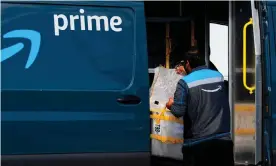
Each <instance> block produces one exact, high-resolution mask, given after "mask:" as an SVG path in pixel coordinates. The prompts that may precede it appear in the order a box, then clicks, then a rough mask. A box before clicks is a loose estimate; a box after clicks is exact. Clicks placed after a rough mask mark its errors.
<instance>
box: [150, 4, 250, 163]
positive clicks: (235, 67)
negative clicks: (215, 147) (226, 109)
mask: <svg viewBox="0 0 276 166" xmlns="http://www.w3.org/2000/svg"><path fill="white" fill-rule="evenodd" d="M234 5H235V7H232V8H230V3H229V2H228V1H217V2H216V1H213V2H211V1H209V2H203V1H196V2H195V1H170V2H169V1H167V2H165V1H164V2H153V1H152V2H151V1H146V2H145V15H146V27H147V47H148V67H149V78H150V86H151V84H152V81H153V78H154V70H153V69H154V68H156V67H158V66H160V65H162V66H164V67H167V68H170V69H173V68H174V67H175V65H177V64H178V63H179V62H180V61H181V60H182V58H183V56H185V53H186V52H187V51H188V50H189V49H190V48H191V47H192V46H196V47H197V48H198V49H199V52H201V55H202V56H204V57H205V61H206V64H207V65H208V64H209V62H210V59H212V62H213V64H214V65H215V66H216V67H217V68H218V70H219V71H220V72H221V73H223V75H224V78H225V80H226V81H227V82H228V73H229V75H232V77H231V78H229V82H232V84H233V86H232V89H230V90H229V93H231V94H230V95H233V98H232V99H233V100H232V99H230V97H229V100H232V102H231V101H230V108H231V105H232V109H231V110H232V117H233V116H234V118H232V128H235V127H236V124H235V126H234V123H233V121H235V123H236V119H235V117H236V116H239V115H236V113H235V112H236V111H237V110H236V105H235V106H234V104H240V103H242V104H243V102H247V103H250V104H251V105H252V103H253V105H254V95H249V93H248V91H247V90H246V89H245V88H244V85H243V83H242V81H238V80H242V76H243V73H242V69H243V66H242V62H243V61H242V48H243V47H242V37H241V36H242V33H243V32H242V28H243V26H244V25H245V23H246V22H247V21H248V20H249V18H250V17H251V16H250V15H251V9H250V2H236V3H234V2H233V3H232V6H234ZM233 8H235V10H234V9H233ZM230 10H231V11H230ZM229 13H231V14H229ZM233 20H234V21H233ZM231 21H232V22H231ZM214 25H215V26H223V27H224V28H226V30H225V33H224V34H219V32H218V31H217V29H213V30H212V29H210V27H212V26H214ZM230 27H232V29H230ZM233 27H234V29H235V28H236V29H235V30H233ZM212 31H213V32H212ZM248 32H250V33H252V30H251V31H250V30H249V31H248ZM212 33H213V34H212ZM214 34H215V35H214ZM228 34H229V35H228ZM220 36H223V37H224V41H220V39H219V37H220ZM248 36H249V35H248ZM228 38H229V43H228ZM230 38H232V40H231V41H230ZM247 40H248V39H247ZM248 41H249V42H248V43H249V44H252V43H250V42H252V41H253V40H252V38H251V39H249V40H248ZM213 42H215V43H220V45H217V44H213ZM252 45H253V44H252ZM209 46H210V50H211V55H210V56H208V48H209ZM219 47H224V48H225V50H224V51H223V52H221V51H219V50H220V48H219ZM249 47H250V46H248V48H249ZM233 48H235V49H233ZM252 48H253V47H252ZM248 51H249V54H252V55H253V52H252V51H253V49H248ZM214 52H216V53H214ZM215 54H216V55H215ZM228 54H229V55H228ZM231 56H232V57H231ZM253 59H254V56H252V58H250V59H248V62H247V63H248V64H249V65H248V67H247V70H248V72H249V71H250V69H252V71H251V72H250V73H249V74H247V75H248V76H247V77H248V79H249V81H248V82H249V83H251V84H250V86H252V83H253V82H254V72H253V71H254V60H253ZM252 60H253V61H252ZM235 80H237V81H235ZM229 85H230V83H229ZM233 87H235V88H233ZM234 108H235V110H234ZM233 110H234V111H235V112H234V113H233ZM238 123H239V122H238ZM250 123H251V122H250ZM252 124H253V122H252ZM236 128H237V127H236ZM232 131H234V130H233V129H232ZM235 133H236V130H235ZM241 135H242V136H241V137H243V138H245V137H246V138H247V137H250V140H251V142H250V141H247V142H250V143H248V144H250V145H248V147H245V144H246V143H245V142H240V143H239V142H238V141H239V139H237V140H238V141H237V140H236V141H235V140H234V144H235V161H236V162H241V163H244V162H245V163H254V158H255V156H254V155H255V154H254V153H255V152H254V151H255V150H254V147H253V145H254V138H253V136H252V135H254V134H252V133H251V135H250V134H248V133H246V132H243V133H241ZM248 135H249V136H248ZM251 136H252V138H251ZM235 137H237V136H235ZM241 140H242V139H241ZM246 146H247V145H246ZM238 147H240V150H239V149H238ZM252 147H253V149H252ZM246 148H249V149H250V150H248V149H247V150H245V149H246ZM239 152H241V153H242V155H241V154H239ZM166 161H168V160H166ZM166 161H162V164H163V165H166V164H165V163H166Z"/></svg>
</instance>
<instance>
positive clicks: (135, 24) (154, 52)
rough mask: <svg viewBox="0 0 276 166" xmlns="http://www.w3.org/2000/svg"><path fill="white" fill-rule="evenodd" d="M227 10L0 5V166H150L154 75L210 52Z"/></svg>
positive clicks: (167, 5) (175, 5)
mask: <svg viewBox="0 0 276 166" xmlns="http://www.w3.org/2000/svg"><path fill="white" fill-rule="evenodd" d="M246 3H247V4H249V5H250V2H246ZM231 4H232V2H226V1H225V2H208V3H207V2H182V1H178V2H138V1H137V2H130V1H128V2H119V1H118V2H115V1H112V2H108V1H101V2H100V1H83V2H79V1H70V2H69V1H68V2H67V1H59V2H54V1H48V2H46V1H41V2H40V1H18V2H16V1H1V96H2V99H1V110H2V112H1V120H2V122H1V125H2V127H1V130H2V131H1V133H2V140H1V143H2V144H1V151H2V154H1V157H2V164H3V165H24V166H25V165H26V166H30V165H31V166H48V165H49V166H61V165H66V166H73V165H74V166H86V165H89V166H90V165H93V166H110V165H120V166H130V165H131V166H147V165H150V157H151V140H150V134H151V124H150V123H151V122H150V111H149V88H150V86H151V84H152V80H153V78H154V71H155V70H154V68H156V67H158V66H160V65H163V66H165V67H167V68H171V69H173V68H174V66H175V65H176V64H177V63H178V62H180V60H182V57H183V55H184V53H185V52H186V51H188V50H189V48H190V47H191V46H192V45H195V44H196V45H197V46H198V48H199V50H200V51H201V52H205V53H207V52H206V50H208V44H209V36H208V32H209V29H208V28H209V23H210V22H211V21H216V22H218V23H220V24H224V25H227V24H228V21H229V20H228V19H229V13H231V12H232V11H229V10H228V9H230V8H229V5H230V6H231ZM217 5H219V6H220V8H216V7H215V6H217ZM206 6H207V7H206ZM247 9H251V8H250V7H247ZM237 11H238V10H237ZM243 11H245V10H243ZM248 11H250V10H248ZM243 14H244V13H243ZM207 16H208V17H207ZM249 16H250V17H252V16H251V13H250V14H249ZM238 18H244V17H237V19H238ZM237 19H233V20H234V21H235V20H237ZM233 20H232V21H233ZM246 20H248V17H246ZM240 22H241V23H240V24H238V23H237V24H229V26H230V25H231V26H234V25H237V26H238V25H239V26H243V22H244V21H240ZM229 32H230V31H229ZM231 32H237V33H238V32H239V31H238V30H236V31H231ZM233 35H234V34H232V36H233ZM230 36H231V35H230ZM251 39H252V36H251ZM230 40H231V41H232V43H235V44H236V45H241V40H239V38H234V37H233V38H231V39H229V41H230ZM249 41H253V40H249ZM251 44H252V43H251ZM229 47H230V44H229ZM231 48H232V47H231ZM233 48H234V47H233ZM252 48H253V47H252ZM211 49H212V48H211ZM248 50H251V49H248ZM229 54H230V53H229ZM205 55H207V54H205ZM233 55H235V56H236V55H237V57H238V56H239V57H241V53H239V52H238V51H236V52H234V51H233ZM225 56H228V55H225ZM230 56H232V54H231V55H229V57H230ZM252 56H253V54H252ZM233 57H234V56H233ZM253 58H254V57H253ZM227 59H228V58H227ZM229 59H230V60H231V58H229ZM237 59H238V58H237ZM232 60H233V58H232ZM206 62H207V64H208V56H206ZM235 64H239V63H232V62H230V61H229V72H230V69H231V71H236V70H232V69H234V68H235V67H236V66H234V65H235ZM237 71H238V70H237ZM234 75H235V73H234V74H233V73H232V74H229V76H230V77H229V88H230V90H229V96H230V104H231V108H232V109H233V108H234V107H233V105H234V104H235V103H234V100H231V99H233V98H231V96H234V93H235V87H237V88H241V87H243V86H242V82H239V81H237V82H236V84H235V87H233V86H232V85H233V80H239V79H233V76H234ZM237 75H238V74H237ZM238 77H239V76H237V78H238ZM258 87H259V86H258V85H257V86H256V88H257V89H258ZM231 88H232V89H231ZM241 89H242V88H241ZM257 92H258V93H259V91H256V93H257ZM241 93H243V94H241V95H238V96H242V95H244V96H245V97H243V98H245V99H246V96H249V94H248V93H247V91H241ZM250 101H251V100H250ZM253 105H255V103H253ZM235 108H236V107H235ZM232 134H233V133H232ZM257 138H258V137H257ZM254 141H255V140H254ZM254 141H253V142H254ZM256 141H257V140H256ZM256 141H255V142H256ZM255 142H254V144H255ZM250 146H251V145H250ZM254 154H255V152H254ZM258 154H259V153H258ZM258 154H257V152H256V156H257V157H258ZM243 156H244V155H243ZM247 156H248V155H247ZM257 157H256V158H254V159H256V161H257V160H258V159H260V158H257ZM254 159H253V160H252V162H253V161H254ZM157 160H158V161H161V159H160V160H159V159H157ZM241 160H243V161H247V162H248V161H249V163H250V162H251V160H250V159H244V158H242V159H241ZM167 161H168V160H164V161H163V160H162V163H163V164H164V163H166V162H167ZM252 164H253V163H252Z"/></svg>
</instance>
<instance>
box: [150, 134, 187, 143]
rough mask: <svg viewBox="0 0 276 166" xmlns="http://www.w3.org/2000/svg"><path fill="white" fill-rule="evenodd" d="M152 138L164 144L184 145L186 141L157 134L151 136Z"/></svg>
mask: <svg viewBox="0 0 276 166" xmlns="http://www.w3.org/2000/svg"><path fill="white" fill-rule="evenodd" d="M150 137H151V139H156V140H158V141H161V142H163V143H172V144H180V143H183V141H184V140H183V139H180V138H173V137H166V136H161V135H157V134H151V135H150Z"/></svg>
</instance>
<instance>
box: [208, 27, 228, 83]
mask: <svg viewBox="0 0 276 166" xmlns="http://www.w3.org/2000/svg"><path fill="white" fill-rule="evenodd" d="M210 49H211V55H210V61H211V62H213V64H214V65H215V66H216V67H217V69H218V70H219V72H221V73H222V75H223V76H224V79H225V80H228V26H225V25H220V24H214V23H211V24H210Z"/></svg>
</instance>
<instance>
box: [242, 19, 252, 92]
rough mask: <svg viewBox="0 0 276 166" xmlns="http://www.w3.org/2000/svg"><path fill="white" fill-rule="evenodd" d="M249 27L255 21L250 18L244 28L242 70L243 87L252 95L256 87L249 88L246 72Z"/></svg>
mask: <svg viewBox="0 0 276 166" xmlns="http://www.w3.org/2000/svg"><path fill="white" fill-rule="evenodd" d="M249 25H253V21H252V18H250V20H249V21H248V22H247V23H246V24H245V25H244V26H243V68H242V71H243V86H244V87H245V89H247V90H248V91H249V93H250V94H252V93H253V91H254V90H255V85H254V86H252V87H249V86H248V85H247V79H246V78H247V77H246V76H247V72H246V69H247V66H246V64H247V63H246V58H247V50H246V43H247V42H246V37H247V36H246V32H247V31H246V30H247V27H248V26H249Z"/></svg>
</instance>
